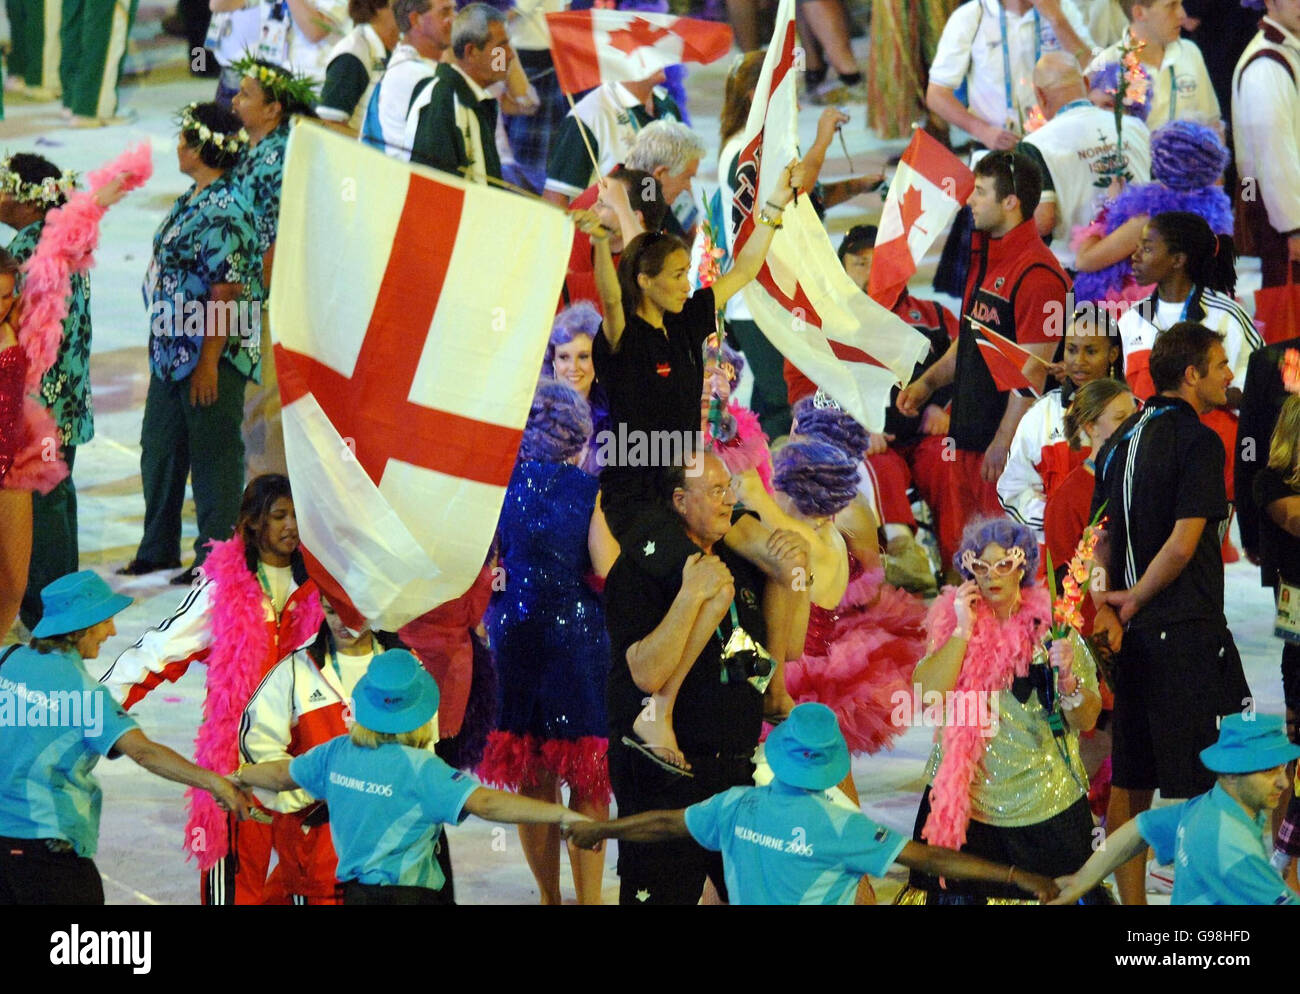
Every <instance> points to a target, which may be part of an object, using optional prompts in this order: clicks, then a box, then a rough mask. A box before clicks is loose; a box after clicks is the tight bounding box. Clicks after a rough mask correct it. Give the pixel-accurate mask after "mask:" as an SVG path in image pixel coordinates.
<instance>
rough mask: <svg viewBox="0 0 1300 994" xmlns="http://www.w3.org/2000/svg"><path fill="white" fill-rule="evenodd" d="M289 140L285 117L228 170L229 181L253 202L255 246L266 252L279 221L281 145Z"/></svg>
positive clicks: (287, 124)
mask: <svg viewBox="0 0 1300 994" xmlns="http://www.w3.org/2000/svg"><path fill="white" fill-rule="evenodd" d="M288 141H289V122H288V121H286V122H285V123H284V124H281V125H280V126H279V127H278V128H276V129H275V130H274V131H272V132H271V133H270V134H269V135H267V136H266V137H265V138H263V139H262V140H261V141H260V142H258V143H257V144H256V145H254V146H253V147H252V148H250V149H249V150H248V151H247V152H245V153H244V156H243V157H242V158H241V159H240V160H239V162H238V163H236V164H235V166H233V167H232V168H231V170H230V182H232V183H234V184H236V185H237V186H239V187H240V188H241V189H242V190H243V191H244V196H245V198H247V200H248V202H249V203H250V204H252V205H253V210H254V214H253V222H254V224H255V225H256V226H257V247H258V250H259V251H261V252H263V253H265V252H266V250H267V249H269V248H270V247H271V243H272V242H274V241H275V228H276V225H277V224H279V222H280V181H281V179H282V178H283V176H284V147H285V145H286V144H288Z"/></svg>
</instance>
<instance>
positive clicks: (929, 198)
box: [867, 128, 975, 307]
mask: <svg viewBox="0 0 1300 994" xmlns="http://www.w3.org/2000/svg"><path fill="white" fill-rule="evenodd" d="M974 189H975V174H974V173H972V172H971V171H970V170H969V169H968V168H966V165H965V163H963V162H962V161H961V160H960V159H958V158H957V157H956V156H955V155H953V154H952V153H951V152H950V151H948V149H946V148H944V147H943V145H941V144H939V142H938V141H936V140H935V139H934V138H932V137H931V136H930V135H929V134H928V133H927V132H925V131H923V130H922V129H920V128H917V130H916V132H915V133H914V134H913V135H912V141H911V143H910V144H908V146H907V149H906V151H904V152H903V158H902V159H901V160H900V161H899V163H898V170H897V171H896V172H895V173H894V179H893V182H891V183H890V184H889V196H888V197H887V198H886V199H885V209H884V211H883V212H882V213H881V215H880V230H879V232H878V233H877V235H876V251H875V254H874V255H873V256H872V260H871V279H870V281H869V282H868V283H867V293H869V294H870V295H871V296H872V298H873V299H874V300H877V301H879V302H880V303H881V305H883V306H884V307H893V306H894V304H895V303H897V302H898V297H899V295H900V294H901V293H902V292H903V289H904V288H905V287H906V286H907V281H908V280H910V279H911V278H912V276H913V275H914V274H915V273H916V264H917V261H918V260H920V259H922V258H924V257H925V253H926V252H927V251H929V248H930V246H931V245H932V244H933V243H934V240H935V239H936V238H938V237H939V233H940V232H942V231H943V230H944V229H945V228H947V227H948V224H949V222H950V221H952V219H953V216H954V215H956V213H957V209H958V208H959V207H961V205H962V204H964V203H966V200H967V198H969V197H970V195H971V191H972V190H974Z"/></svg>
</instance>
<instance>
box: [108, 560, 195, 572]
mask: <svg viewBox="0 0 1300 994" xmlns="http://www.w3.org/2000/svg"><path fill="white" fill-rule="evenodd" d="M180 564H181V561H180V560H179V559H172V560H169V561H168V562H165V563H155V562H153V561H152V560H150V559H132V560H131V561H130V562H129V563H127V564H126V565H125V566H122V567H120V568H119V569H117V570H116V571H115V572H116V573H117V575H118V576H144V575H145V574H146V573H157V572H158V571H159V570H164V569H175V568H176V567H177V566H179V565H180Z"/></svg>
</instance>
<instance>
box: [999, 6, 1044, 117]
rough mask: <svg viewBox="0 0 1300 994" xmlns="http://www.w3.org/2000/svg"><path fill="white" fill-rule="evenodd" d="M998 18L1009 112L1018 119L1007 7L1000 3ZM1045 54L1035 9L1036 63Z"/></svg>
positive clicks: (1003, 80)
mask: <svg viewBox="0 0 1300 994" xmlns="http://www.w3.org/2000/svg"><path fill="white" fill-rule="evenodd" d="M998 20H999V24H1000V25H1001V27H1002V73H1003V79H1002V84H1003V86H1004V87H1005V88H1006V95H1007V113H1008V114H1010V113H1013V112H1014V113H1015V115H1016V119H1017V120H1019V119H1020V107H1019V104H1017V103H1016V101H1015V99H1014V96H1013V94H1012V89H1011V46H1010V44H1009V43H1008V41H1007V8H1006V7H1003V6H1001V5H999V7H998ZM1042 54H1043V35H1042V31H1041V28H1040V27H1039V19H1038V9H1037V8H1035V9H1034V65H1038V58H1039V56H1041V55H1042Z"/></svg>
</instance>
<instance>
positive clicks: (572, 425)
mask: <svg viewBox="0 0 1300 994" xmlns="http://www.w3.org/2000/svg"><path fill="white" fill-rule="evenodd" d="M590 437H591V408H589V407H588V406H587V402H586V401H585V400H583V399H582V394H580V393H578V391H577V390H574V389H573V387H571V386H569V384H567V383H561V382H560V381H559V380H550V379H543V380H541V381H540V382H538V384H537V392H536V393H535V394H533V406H532V407H531V408H530V409H529V411H528V423H527V424H526V425H525V426H524V437H523V441H522V442H520V443H519V458H520V459H534V460H537V461H538V462H564V461H565V460H566V459H572V458H573V457H574V456H576V455H577V454H578V453H579V452H581V451H582V447H583V446H584V445H586V444H587V439H588V438H590Z"/></svg>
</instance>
